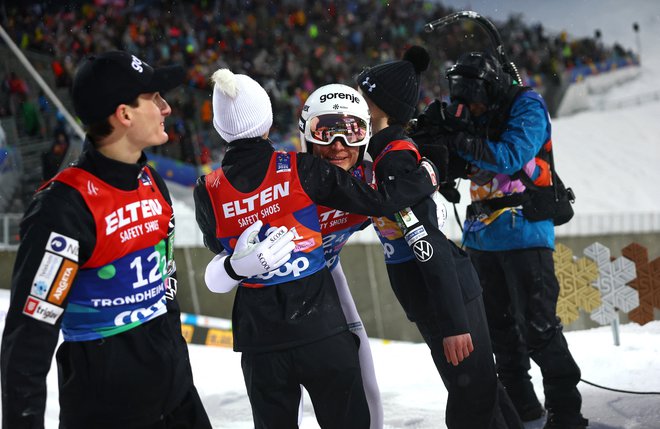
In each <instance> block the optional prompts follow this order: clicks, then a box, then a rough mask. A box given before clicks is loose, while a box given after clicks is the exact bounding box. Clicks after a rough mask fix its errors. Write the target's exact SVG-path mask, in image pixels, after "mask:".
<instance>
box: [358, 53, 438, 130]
mask: <svg viewBox="0 0 660 429" xmlns="http://www.w3.org/2000/svg"><path fill="white" fill-rule="evenodd" d="M429 62H430V57H429V54H428V52H427V51H426V49H424V48H422V47H421V46H412V47H410V49H408V50H407V51H406V52H405V54H404V55H403V59H402V60H400V61H390V62H387V63H383V64H379V65H376V66H373V67H370V68H367V69H365V70H363V71H362V72H361V73H360V74H359V75H358V77H357V79H356V83H357V84H358V86H359V87H360V88H361V89H362V93H363V94H364V95H365V96H366V97H368V98H369V99H370V100H371V101H373V102H374V104H376V105H377V106H378V107H380V108H381V109H382V110H383V112H385V113H387V114H388V115H389V116H391V117H392V118H394V119H396V120H397V121H399V122H400V123H402V124H405V123H407V122H408V121H409V120H410V119H412V117H413V115H414V114H415V109H416V108H417V102H418V101H419V79H420V76H419V75H420V73H421V72H423V71H424V70H426V69H427V68H428V66H429Z"/></svg>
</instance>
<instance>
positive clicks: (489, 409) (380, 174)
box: [356, 46, 523, 429]
mask: <svg viewBox="0 0 660 429" xmlns="http://www.w3.org/2000/svg"><path fill="white" fill-rule="evenodd" d="M428 64H429V55H428V53H427V52H426V50H425V49H424V48H422V47H419V46H413V47H411V48H410V49H409V50H408V51H406V53H405V55H404V57H403V60H401V61H392V62H387V63H384V64H380V65H377V66H374V67H371V68H368V69H366V70H364V71H362V72H361V73H360V74H359V75H358V77H357V80H356V82H357V84H358V87H359V90H360V92H361V93H362V94H363V95H364V96H365V98H366V99H367V102H368V104H369V108H370V111H371V118H372V128H373V132H374V134H373V136H372V138H371V141H370V145H369V149H368V152H369V154H370V155H371V157H372V159H373V160H374V172H375V180H376V184H378V183H380V182H381V181H383V180H385V179H388V178H389V179H391V178H395V180H396V177H398V176H400V175H402V174H405V173H406V172H409V171H411V170H412V169H414V168H415V167H416V165H417V163H418V162H419V160H420V158H421V156H420V154H419V151H418V148H417V146H416V145H415V143H414V142H413V141H412V140H411V139H410V138H408V137H407V136H406V134H405V131H404V126H405V125H406V124H407V123H408V121H409V120H410V119H411V118H412V117H413V115H414V113H415V110H416V105H417V102H418V99H419V80H420V76H419V75H420V73H421V72H422V71H424V70H426V68H427V67H428ZM436 194H437V193H436ZM441 222H442V223H444V219H442V221H441ZM373 223H374V226H375V228H376V231H377V233H378V236H379V238H380V240H381V242H382V243H383V247H384V249H385V264H386V267H387V273H388V276H389V278H390V283H391V285H392V289H393V290H394V293H395V295H396V296H397V298H398V300H399V302H400V303H401V306H402V307H403V309H404V311H405V312H406V315H407V317H408V318H409V319H410V320H411V321H412V322H413V323H415V324H416V325H417V328H418V329H419V332H420V333H421V334H422V336H423V337H424V340H425V341H426V343H427V345H428V346H429V348H430V349H431V355H432V357H433V361H434V362H435V365H436V367H437V369H438V372H439V373H440V376H441V377H442V380H443V382H444V384H445V386H446V388H447V390H448V392H449V398H448V400H447V408H446V416H445V420H446V424H447V427H448V428H450V429H454V428H522V427H523V425H522V422H521V421H520V418H519V417H518V414H517V413H516V411H515V409H514V408H513V405H512V404H511V401H510V399H509V397H508V396H507V394H506V392H505V391H504V389H503V388H502V386H501V384H500V383H499V382H498V380H497V375H496V372H495V366H494V362H493V353H492V349H491V345H490V338H489V336H488V326H487V324H486V315H485V312H484V307H483V301H482V298H481V287H480V285H479V278H478V277H477V273H476V271H475V270H474V268H473V267H472V264H471V263H470V259H469V258H468V256H467V254H466V253H465V252H464V251H463V250H461V249H459V248H458V247H457V246H456V245H455V244H454V243H453V242H451V241H450V240H448V239H447V237H445V235H444V234H443V233H442V232H441V231H440V228H441V227H442V224H439V223H440V222H439V218H438V205H437V204H436V203H435V201H434V199H432V198H426V199H425V200H423V201H421V202H420V203H418V204H416V205H415V206H412V207H409V208H407V209H405V210H403V211H400V212H398V213H396V214H394V215H392V216H386V217H380V218H374V219H373Z"/></svg>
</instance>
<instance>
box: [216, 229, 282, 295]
mask: <svg viewBox="0 0 660 429" xmlns="http://www.w3.org/2000/svg"><path fill="white" fill-rule="evenodd" d="M262 226H263V222H262V221H260V220H259V221H257V222H255V223H253V224H252V225H250V226H249V227H248V228H247V229H246V230H245V231H243V232H242V233H241V235H240V236H239V237H238V240H237V241H236V248H235V249H234V254H233V255H231V256H228V255H226V254H220V255H216V256H215V257H214V258H213V259H212V260H211V262H209V264H208V265H207V266H206V272H205V273H204V281H205V282H206V286H207V287H208V288H209V290H211V291H212V292H218V293H226V292H230V291H231V290H232V289H234V288H235V287H236V286H237V285H238V283H239V282H240V281H241V280H243V279H244V278H247V277H252V276H256V275H259V274H266V273H268V272H269V271H272V270H275V269H277V268H279V267H280V266H282V265H283V264H284V263H285V262H286V261H288V260H289V258H290V257H291V252H292V251H293V249H294V248H295V243H294V242H293V233H292V232H291V231H289V230H287V228H285V227H283V226H281V227H279V228H277V229H275V230H274V231H272V232H271V233H270V234H268V236H267V237H266V239H265V240H264V241H261V242H259V241H258V240H259V239H258V237H257V236H258V234H259V230H260V229H261V227H262ZM227 265H229V266H227Z"/></svg>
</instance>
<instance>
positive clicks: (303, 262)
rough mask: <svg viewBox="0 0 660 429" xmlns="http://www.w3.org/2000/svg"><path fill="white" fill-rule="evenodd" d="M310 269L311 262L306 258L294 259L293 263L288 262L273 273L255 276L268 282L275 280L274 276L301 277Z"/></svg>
mask: <svg viewBox="0 0 660 429" xmlns="http://www.w3.org/2000/svg"><path fill="white" fill-rule="evenodd" d="M307 268H309V260H308V259H307V258H305V257H304V256H301V257H299V258H296V259H294V260H293V261H291V262H287V263H286V264H284V265H282V266H281V267H280V268H279V269H277V270H274V271H271V272H269V273H266V274H261V275H258V276H255V277H257V278H260V279H264V280H268V279H271V278H273V276H278V277H286V276H288V275H289V274H293V277H300V275H301V274H302V272H303V271H305V270H306V269H307Z"/></svg>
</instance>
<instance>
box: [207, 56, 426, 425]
mask: <svg viewBox="0 0 660 429" xmlns="http://www.w3.org/2000/svg"><path fill="white" fill-rule="evenodd" d="M212 80H213V82H214V84H215V88H214V90H213V113H214V118H213V124H214V126H215V129H216V130H217V131H218V133H219V134H220V136H221V137H222V138H223V139H224V140H225V141H227V150H226V153H225V156H224V157H223V159H222V166H221V168H219V169H216V170H215V171H213V172H211V173H210V174H208V175H206V176H202V177H200V178H199V180H198V181H197V185H196V187H195V191H194V198H195V212H196V218H197V223H198V225H199V227H200V229H201V230H202V233H203V235H204V243H205V244H206V246H207V247H208V248H209V249H210V250H211V251H212V252H214V253H215V254H216V255H217V256H216V257H215V258H213V260H212V261H211V262H210V263H209V264H208V266H207V268H206V273H205V276H204V280H205V282H206V285H207V287H208V288H209V289H210V290H211V291H213V292H229V291H230V290H233V288H234V287H235V286H237V285H239V287H238V288H237V290H236V296H235V300H234V307H233V312H232V333H233V346H234V350H235V351H237V352H241V353H242V356H241V368H242V370H243V376H244V379H245V386H246V389H247V393H248V396H249V398H250V405H251V407H252V416H253V419H254V426H255V428H259V429H262V428H297V427H298V404H299V401H300V395H301V389H300V385H303V386H304V387H305V389H306V390H307V391H308V392H309V394H310V398H311V400H312V403H313V405H314V412H315V414H316V419H317V421H318V422H319V425H320V427H322V428H342V429H343V428H346V429H351V428H355V429H358V428H359V429H368V428H369V420H370V417H369V408H368V405H367V401H366V398H365V393H364V388H363V385H362V377H361V373H360V362H359V359H358V343H359V340H357V338H356V337H355V336H354V335H353V334H352V333H351V332H350V331H349V329H348V324H347V323H346V318H345V316H344V313H343V311H342V309H341V304H340V302H339V297H338V296H337V289H336V288H335V286H334V282H333V279H332V275H331V274H330V271H329V270H328V268H327V267H326V264H325V258H324V248H323V238H322V236H321V226H320V221H319V217H318V210H319V208H318V206H325V207H327V208H328V209H326V210H331V209H337V210H341V211H344V212H352V213H358V214H362V215H367V216H380V215H384V214H387V213H393V212H396V211H397V210H399V209H402V208H404V207H407V206H409V205H411V204H413V203H415V202H416V201H417V200H419V199H421V198H422V197H424V196H426V195H428V194H430V193H432V192H433V191H434V190H435V189H436V185H437V184H434V180H433V179H432V178H431V177H432V175H431V174H429V172H428V170H426V168H424V167H420V168H418V170H417V171H416V174H410V175H409V176H408V177H402V178H398V180H397V187H396V188H391V187H390V186H389V184H387V183H385V184H383V185H382V186H379V191H375V190H373V189H372V188H371V187H370V186H369V185H368V184H366V183H365V182H364V181H362V180H359V179H357V178H355V177H353V176H352V175H350V174H349V173H348V172H346V171H344V170H343V169H341V168H339V167H337V166H335V165H332V164H330V163H329V162H328V161H325V160H322V159H320V158H317V157H315V156H313V155H311V154H308V153H296V152H276V151H275V150H274V149H273V146H272V145H271V143H270V141H269V140H268V139H267V135H268V131H269V128H270V126H271V124H272V121H273V114H272V110H271V104H270V100H269V98H268V94H266V91H264V89H263V88H261V87H260V86H259V84H257V83H256V82H255V81H254V80H252V79H251V78H250V77H248V76H245V75H240V74H233V73H232V72H230V71H229V70H226V69H224V70H219V71H217V72H216V73H214V74H213V77H212ZM338 98H339V99H341V98H340V97H339V95H338ZM429 168H432V167H429ZM262 225H263V227H262ZM286 229H289V230H290V232H289V233H291V232H293V235H294V237H293V238H294V243H295V247H294V248H293V250H292V252H291V253H292V254H291V258H287V260H286V261H284V262H283V261H281V260H276V261H274V262H273V261H272V260H269V259H268V257H267V254H266V253H265V252H264V257H263V258H257V259H258V261H257V263H254V262H255V261H254V260H253V259H252V258H249V257H246V256H245V254H246V252H245V250H244V246H243V241H242V239H241V237H242V235H241V234H243V233H244V232H246V231H250V230H251V231H253V232H252V233H250V234H251V235H252V234H253V235H254V236H255V237H254V240H251V241H255V242H256V241H257V240H261V241H262V242H264V241H265V242H266V243H270V242H271V241H277V238H278V237H279V235H285V234H286V232H285V231H286ZM257 237H258V238H257ZM260 244H261V243H260ZM249 246H250V244H248V247H249ZM248 253H249V252H248ZM280 263H282V264H283V265H281V266H280V267H279V268H277V267H278V264H280ZM269 267H270V268H269ZM264 269H265V270H266V271H269V272H267V273H266V274H257V275H255V273H260V272H264ZM227 277H229V278H231V279H232V280H233V284H229V286H228V287H222V286H221V285H222V284H223V281H222V280H223V279H224V280H226V279H227ZM225 283H226V282H225Z"/></svg>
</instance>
